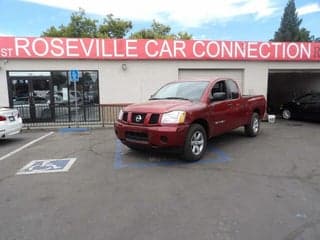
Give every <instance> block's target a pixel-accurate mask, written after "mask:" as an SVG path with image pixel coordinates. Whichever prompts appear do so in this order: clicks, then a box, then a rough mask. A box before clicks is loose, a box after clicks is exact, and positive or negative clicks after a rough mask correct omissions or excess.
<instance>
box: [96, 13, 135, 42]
mask: <svg viewBox="0 0 320 240" xmlns="http://www.w3.org/2000/svg"><path fill="white" fill-rule="evenodd" d="M131 29H132V22H131V21H125V20H121V19H120V18H114V17H113V14H108V15H107V16H106V18H104V20H103V24H102V25H100V27H99V33H98V36H99V37H102V38H124V37H125V36H126V35H127V33H128V32H129V31H130V30H131Z"/></svg>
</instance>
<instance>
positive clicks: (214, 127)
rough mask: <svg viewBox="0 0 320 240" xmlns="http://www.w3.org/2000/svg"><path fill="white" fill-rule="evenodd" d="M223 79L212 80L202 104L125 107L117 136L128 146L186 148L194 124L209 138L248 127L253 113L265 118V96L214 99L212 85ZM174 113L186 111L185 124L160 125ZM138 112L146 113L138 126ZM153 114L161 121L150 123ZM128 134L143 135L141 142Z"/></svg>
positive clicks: (155, 103) (150, 103)
mask: <svg viewBox="0 0 320 240" xmlns="http://www.w3.org/2000/svg"><path fill="white" fill-rule="evenodd" d="M221 80H223V79H222V78H219V79H215V80H212V81H210V83H209V84H208V86H207V87H206V88H205V90H204V92H203V94H202V96H201V98H200V101H188V100H150V101H148V102H146V103H141V104H133V105H129V106H127V107H125V108H123V111H124V112H125V113H126V117H124V118H122V119H121V120H117V121H116V123H115V125H114V127H115V132H116V135H117V137H118V138H119V139H120V140H121V141H122V142H123V143H124V144H126V145H128V146H135V145H138V146H144V147H153V148H167V147H178V148H179V147H183V146H184V144H185V139H186V136H187V133H188V130H189V128H190V126H191V125H192V124H194V123H201V124H202V125H203V127H204V128H205V129H206V131H207V138H208V139H209V138H211V137H213V136H216V135H219V134H222V133H225V132H228V131H230V130H232V129H235V128H238V127H240V126H244V125H247V124H249V123H250V122H251V117H252V114H253V112H258V113H259V118H260V119H262V118H263V116H264V114H265V108H266V100H265V98H264V96H263V95H259V96H241V94H239V96H238V97H237V98H235V99H226V100H221V101H213V100H211V98H210V96H211V92H212V89H213V86H214V85H215V83H217V82H218V81H221ZM179 82H181V81H179ZM238 91H239V87H238ZM239 92H240V91H239ZM228 94H229V91H228ZM172 111H184V112H185V113H186V117H185V121H184V122H183V123H181V124H161V117H162V115H163V114H164V113H168V112H172ZM136 113H137V114H140V115H144V114H145V118H144V121H143V122H141V123H139V124H138V123H135V122H134V120H133V119H134V117H133V116H135V114H136ZM153 114H159V120H158V121H157V122H156V123H152V124H150V119H151V116H152V115H153ZM127 132H130V133H133V134H137V135H136V136H138V137H140V136H142V139H138V138H137V139H135V138H131V137H129V138H127V136H126V133H127ZM161 137H162V138H166V139H167V141H163V140H162V139H161Z"/></svg>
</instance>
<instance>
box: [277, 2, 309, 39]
mask: <svg viewBox="0 0 320 240" xmlns="http://www.w3.org/2000/svg"><path fill="white" fill-rule="evenodd" d="M301 23H302V19H300V18H299V17H298V14H297V11H296V5H295V1H294V0H289V1H288V3H287V6H286V7H285V9H284V13H283V16H282V18H281V22H280V27H279V29H278V31H276V32H275V34H274V38H273V39H272V41H277V42H309V41H311V40H312V37H311V36H310V32H309V31H308V30H307V29H305V28H300V25H301Z"/></svg>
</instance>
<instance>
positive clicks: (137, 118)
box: [131, 113, 147, 124]
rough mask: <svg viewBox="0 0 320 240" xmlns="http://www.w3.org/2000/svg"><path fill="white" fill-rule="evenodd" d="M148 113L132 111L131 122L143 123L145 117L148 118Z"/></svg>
mask: <svg viewBox="0 0 320 240" xmlns="http://www.w3.org/2000/svg"><path fill="white" fill-rule="evenodd" d="M146 115H147V114H146V113H132V114H131V122H133V123H139V124H143V123H144V119H145V118H146Z"/></svg>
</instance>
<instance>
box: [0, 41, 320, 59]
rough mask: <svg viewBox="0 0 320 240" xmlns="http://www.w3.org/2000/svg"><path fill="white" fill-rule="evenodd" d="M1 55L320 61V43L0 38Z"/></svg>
mask: <svg viewBox="0 0 320 240" xmlns="http://www.w3.org/2000/svg"><path fill="white" fill-rule="evenodd" d="M0 58H18V59H23V58H31V59H32V58H46V59H114V60H116V59H119V60H121V59H145V60H148V59H168V60H170V59H173V60H175V59H176V60H195V59H198V60H210V59H214V60H239V61H241V60H252V61H319V60H320V43H317V42H307V43H301V42H288V43H285V42H282V43H280V42H244V41H207V40H153V39H151V40H146V39H138V40H135V39H100V38H99V39H95V38H93V39H89V38H78V39H76V38H35V37H0Z"/></svg>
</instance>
